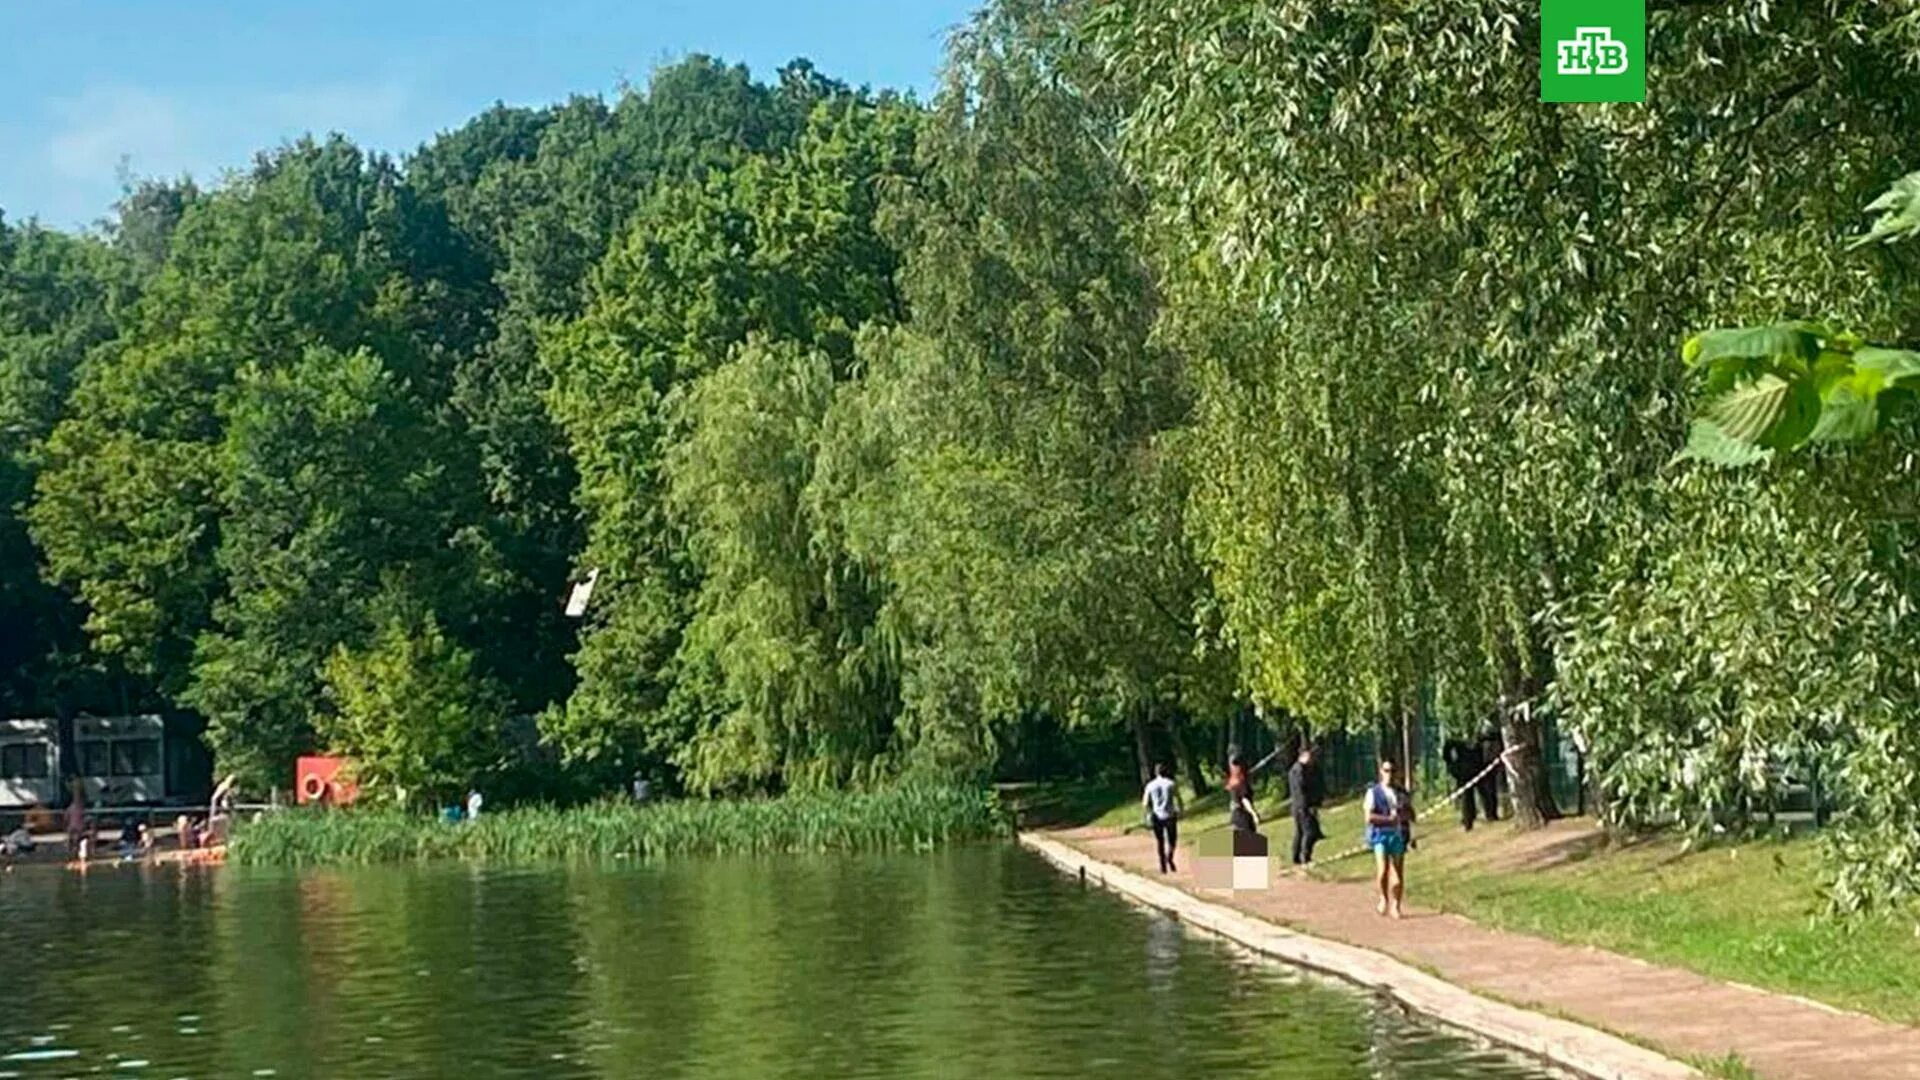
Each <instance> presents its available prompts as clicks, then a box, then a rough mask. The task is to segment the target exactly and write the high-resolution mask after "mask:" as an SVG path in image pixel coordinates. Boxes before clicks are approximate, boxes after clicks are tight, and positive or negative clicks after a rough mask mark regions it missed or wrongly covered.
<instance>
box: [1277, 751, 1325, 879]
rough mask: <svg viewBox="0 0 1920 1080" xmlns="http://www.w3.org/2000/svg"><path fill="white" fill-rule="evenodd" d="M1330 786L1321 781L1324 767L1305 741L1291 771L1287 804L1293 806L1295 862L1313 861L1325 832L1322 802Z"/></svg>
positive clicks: (1288, 778) (1301, 863) (1302, 864)
mask: <svg viewBox="0 0 1920 1080" xmlns="http://www.w3.org/2000/svg"><path fill="white" fill-rule="evenodd" d="M1326 796H1327V793H1326V789H1325V788H1324V787H1323V786H1321V783H1320V766H1319V765H1317V764H1315V762H1314V760H1313V747H1312V746H1311V745H1308V744H1305V743H1303V744H1301V746H1300V756H1299V757H1298V758H1297V759H1295V761H1294V763H1293V767H1292V768H1290V769H1288V770H1287V803H1288V805H1289V806H1290V807H1292V809H1293V862H1294V865H1296V866H1304V865H1306V864H1307V863H1310V862H1312V861H1313V845H1315V844H1317V843H1319V842H1320V838H1321V837H1322V836H1323V835H1325V834H1324V833H1322V832H1321V831H1320V804H1321V803H1322V802H1325V801H1326Z"/></svg>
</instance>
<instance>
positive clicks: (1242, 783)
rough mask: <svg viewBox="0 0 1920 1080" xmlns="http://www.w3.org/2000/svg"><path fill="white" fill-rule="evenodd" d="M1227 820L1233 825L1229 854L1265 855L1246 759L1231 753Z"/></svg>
mask: <svg viewBox="0 0 1920 1080" xmlns="http://www.w3.org/2000/svg"><path fill="white" fill-rule="evenodd" d="M1226 788H1227V806H1228V808H1229V809H1228V821H1229V822H1231V823H1232V825H1233V853H1234V854H1235V855H1236V856H1238V855H1265V854H1266V853H1267V838H1266V837H1264V836H1261V835H1260V815H1258V814H1256V813H1255V812H1254V809H1253V782H1252V779H1251V777H1250V776H1249V775H1248V772H1247V759H1246V758H1244V757H1242V756H1240V754H1238V753H1235V754H1234V755H1233V758H1232V760H1230V761H1229V762H1228V763H1227V784H1226Z"/></svg>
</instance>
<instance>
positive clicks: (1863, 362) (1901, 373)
mask: <svg viewBox="0 0 1920 1080" xmlns="http://www.w3.org/2000/svg"><path fill="white" fill-rule="evenodd" d="M1853 366H1854V367H1855V368H1857V369H1859V370H1861V371H1871V372H1875V373H1877V374H1879V376H1880V379H1881V382H1882V384H1883V385H1886V386H1895V385H1899V384H1902V383H1912V382H1920V352H1914V351H1913V350H1911V349H1883V348H1880V347H1879V346H1877V345H1869V346H1867V347H1866V348H1863V349H1861V350H1859V351H1858V352H1855V353H1854V354H1853Z"/></svg>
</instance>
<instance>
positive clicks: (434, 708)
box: [321, 613, 505, 802]
mask: <svg viewBox="0 0 1920 1080" xmlns="http://www.w3.org/2000/svg"><path fill="white" fill-rule="evenodd" d="M323 671H324V673H323V678H324V681H325V685H326V693H327V697H328V699H329V700H330V701H331V702H332V704H333V712H332V714H331V715H330V716H328V717H327V719H326V720H325V722H324V723H323V725H322V729H321V734H322V736H323V738H324V739H325V743H326V745H327V746H328V747H329V748H331V749H332V750H334V751H336V752H339V753H343V754H346V755H348V756H350V757H351V758H352V759H353V763H354V765H353V768H354V780H355V781H356V782H357V783H359V784H361V785H362V786H363V788H364V789H365V791H366V794H367V796H368V798H369V799H370V800H372V801H380V800H382V799H384V798H386V797H387V796H388V795H389V794H390V793H399V794H401V797H402V801H403V802H404V801H407V800H410V799H413V798H417V797H418V796H420V795H426V796H429V797H434V796H437V797H440V798H447V797H453V798H458V797H460V795H461V794H462V793H463V792H464V791H465V790H466V787H467V785H469V784H471V783H472V782H473V780H474V778H475V777H476V776H477V775H478V774H479V773H480V772H481V770H483V769H485V768H486V767H487V766H489V765H491V764H493V762H494V759H495V758H496V757H497V755H498V747H499V743H498V735H499V731H500V728H501V726H502V721H503V720H504V719H505V715H504V709H503V708H502V707H501V702H500V695H499V693H498V691H497V690H496V688H495V687H493V686H492V685H490V684H489V683H488V681H487V680H486V679H484V678H482V677H480V676H479V675H478V673H477V672H475V670H474V665H473V654H472V653H471V652H469V651H467V650H466V649H462V648H460V647H459V646H458V645H455V644H454V643H452V642H450V641H449V640H447V637H446V635H445V634H443V633H442V632H441V630H440V627H439V625H438V623H436V622H435V621H434V619H433V617H432V616H431V615H422V614H419V613H395V614H393V615H390V616H389V617H388V619H387V621H386V622H385V624H384V625H382V626H381V628H380V629H379V631H378V632H377V633H376V634H375V635H374V637H373V639H372V641H371V642H370V643H369V644H368V645H367V646H366V647H365V648H362V649H349V648H348V647H347V646H345V645H340V646H337V647H336V648H335V650H334V653H333V656H332V657H331V658H330V659H329V660H328V661H327V662H326V665H325V667H324V669H323Z"/></svg>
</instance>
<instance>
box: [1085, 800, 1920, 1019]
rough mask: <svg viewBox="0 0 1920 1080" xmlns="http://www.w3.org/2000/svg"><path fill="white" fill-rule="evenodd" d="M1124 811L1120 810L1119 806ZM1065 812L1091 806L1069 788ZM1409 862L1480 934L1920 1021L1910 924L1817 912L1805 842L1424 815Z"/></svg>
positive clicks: (1919, 947) (1195, 810)
mask: <svg viewBox="0 0 1920 1080" xmlns="http://www.w3.org/2000/svg"><path fill="white" fill-rule="evenodd" d="M1276 779H1278V778H1268V779H1267V781H1266V782H1265V783H1264V784H1263V785H1262V789H1261V795H1262V797H1261V798H1260V799H1259V800H1258V808H1259V810H1260V816H1261V821H1262V830H1261V831H1263V832H1265V833H1266V834H1267V836H1268V837H1269V839H1270V840H1271V841H1272V843H1273V850H1275V851H1276V852H1279V851H1284V850H1285V846H1286V844H1287V843H1288V840H1289V838H1290V836H1291V825H1290V824H1289V822H1288V819H1287V814H1286V806H1285V801H1284V799H1280V798H1278V796H1280V795H1283V794H1284V792H1285V785H1284V784H1276V783H1275V782H1274V781H1275V780H1276ZM1122 799H1124V800H1125V801H1121V800H1122ZM1137 799H1138V796H1137V795H1136V796H1132V797H1126V796H1123V795H1116V794H1114V793H1112V792H1111V791H1109V792H1108V801H1107V802H1106V803H1105V805H1104V809H1099V810H1098V811H1097V812H1093V813H1082V814H1079V815H1077V816H1078V818H1079V823H1082V824H1087V823H1092V824H1102V825H1107V826H1111V827H1114V828H1133V829H1139V828H1141V818H1140V810H1139V805H1138V802H1137ZM1070 802H1071V804H1072V805H1075V806H1079V807H1085V808H1091V807H1095V806H1096V805H1097V800H1096V799H1095V798H1094V797H1093V795H1092V793H1090V792H1081V793H1079V794H1077V795H1076V796H1075V797H1074V798H1073V799H1072V800H1070ZM1321 823H1322V826H1323V827H1324V829H1325V831H1326V834H1327V836H1328V839H1327V840H1325V841H1323V842H1322V844H1321V847H1320V851H1319V854H1320V855H1321V857H1322V858H1331V857H1332V856H1335V855H1338V854H1339V853H1341V852H1344V851H1347V850H1350V849H1352V848H1354V847H1355V846H1357V845H1358V843H1359V838H1360V831H1361V829H1360V809H1359V804H1358V802H1357V801H1347V802H1343V803H1340V804H1338V805H1335V806H1331V807H1329V808H1327V809H1326V810H1325V811H1323V812H1322V815H1321ZM1225 827H1226V811H1225V806H1224V799H1223V798H1222V797H1220V796H1219V795H1217V794H1216V795H1214V796H1212V797H1210V798H1206V799H1201V800H1194V801H1191V802H1190V803H1189V815H1188V819H1187V820H1186V821H1185V822H1183V823H1182V830H1181V831H1182V837H1181V838H1182V840H1185V839H1186V838H1187V837H1188V836H1190V835H1194V834H1197V833H1200V832H1203V831H1207V830H1210V829H1216V828H1225ZM1416 838H1417V843H1418V845H1419V846H1418V848H1417V849H1416V850H1415V851H1413V852H1412V853H1411V854H1410V855H1409V856H1408V859H1407V882H1408V889H1407V894H1408V898H1409V899H1410V900H1411V901H1412V902H1414V903H1416V904H1419V905H1422V906H1425V907H1431V908H1438V909H1440V910H1443V911H1450V912H1455V913H1457V914H1460V915H1464V916H1467V917H1468V918H1471V919H1473V920H1475V921H1477V922H1480V923H1482V924H1485V925H1488V926H1497V927H1501V928H1503V929H1508V930H1514V931H1519V932H1522V933H1528V934H1534V935H1537V936H1540V937H1546V938H1552V939H1554V940H1558V941H1564V942H1569V943H1572V944H1577V945H1592V946H1595V947H1598V948H1603V949H1608V950H1611V951H1613V952H1617V953H1621V954H1624V955H1627V956H1634V957H1639V958H1641V959H1643V960H1649V961H1652V962H1655V963H1660V964H1667V965H1671V966H1674V967H1682V968H1689V969H1692V970H1694V971H1698V972H1700V973H1702V974H1705V975H1709V976H1712V977H1713V978H1716V979H1722V980H1727V981H1731V982H1742V983H1748V984H1751V985H1754V986H1759V987H1764V988H1766V989H1769V990H1774V991H1778V992H1781V993H1788V994H1797V995H1800V996H1802V997H1807V998H1812V999H1814V1000H1816V1001H1823V1002H1826V1003H1828V1004H1831V1005H1836V1006H1839V1007H1841V1008H1847V1009H1854V1010H1858V1011H1860V1012H1865V1013H1869V1014H1872V1015H1874V1016H1878V1017H1882V1018H1884V1019H1887V1020H1894V1021H1898V1022H1901V1023H1906V1024H1916V1023H1920V930H1917V929H1916V926H1915V924H1914V922H1913V921H1912V920H1910V919H1893V918H1875V919H1862V920H1855V921H1851V922H1840V921H1836V920H1832V919H1829V918H1827V917H1825V916H1824V915H1823V914H1822V905H1823V901H1822V898H1821V895H1820V890H1819V868H1818V852H1817V850H1816V845H1815V844H1814V843H1813V842H1812V841H1811V840H1808V839H1804V838H1795V839H1764V840H1750V841H1743V842H1740V843H1737V844H1735V843H1730V842H1729V843H1721V844H1717V845H1714V846H1710V847H1707V848H1704V849H1699V850H1694V851H1687V850H1684V849H1683V846H1682V845H1681V843H1680V842H1679V841H1678V840H1676V839H1673V838H1670V837H1656V838H1652V839H1647V840H1642V841H1637V842H1632V843H1626V844H1616V845H1609V844H1608V842H1607V840H1606V837H1605V835H1604V834H1603V833H1602V832H1601V831H1600V830H1598V829H1597V828H1595V827H1594V825H1593V824H1592V822H1591V821H1589V820H1587V819H1574V820H1569V821H1563V822H1556V823H1554V824H1553V825H1552V826H1550V827H1549V828H1547V829H1545V830H1543V831H1539V832H1531V833H1521V832H1516V831H1515V830H1513V829H1511V828H1510V827H1509V826H1508V825H1507V823H1506V822H1504V821H1503V822H1500V823H1498V824H1495V825H1487V824H1485V823H1482V824H1481V825H1480V826H1479V827H1477V828H1476V829H1475V830H1474V831H1473V832H1471V833H1469V832H1465V831H1463V830H1462V829H1461V828H1460V824H1459V820H1458V818H1457V817H1455V816H1453V815H1429V816H1428V817H1427V818H1426V819H1425V820H1423V821H1422V823H1421V825H1420V827H1419V829H1418V831H1417V833H1416ZM1372 871H1373V867H1372V862H1371V860H1370V859H1369V858H1367V857H1364V856H1362V857H1356V858H1349V859H1344V860H1339V861H1333V862H1328V863H1325V864H1323V865H1321V866H1319V867H1317V868H1316V869H1315V871H1314V876H1315V877H1316V878H1323V879H1328V880H1339V881H1350V880H1364V879H1366V878H1368V877H1370V876H1371V874H1372Z"/></svg>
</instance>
